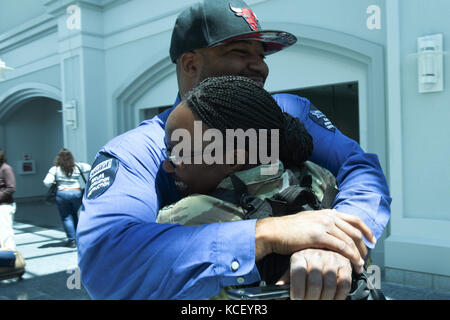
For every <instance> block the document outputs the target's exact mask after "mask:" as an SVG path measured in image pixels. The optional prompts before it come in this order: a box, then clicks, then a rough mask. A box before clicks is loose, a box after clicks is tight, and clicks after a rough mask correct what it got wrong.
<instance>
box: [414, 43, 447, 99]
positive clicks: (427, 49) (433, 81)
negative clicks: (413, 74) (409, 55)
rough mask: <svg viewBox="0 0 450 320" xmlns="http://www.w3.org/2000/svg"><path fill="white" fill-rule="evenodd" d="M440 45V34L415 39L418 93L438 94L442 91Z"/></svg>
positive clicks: (442, 78)
mask: <svg viewBox="0 0 450 320" xmlns="http://www.w3.org/2000/svg"><path fill="white" fill-rule="evenodd" d="M442 45H443V36H442V34H435V35H429V36H425V37H420V38H417V50H418V59H417V68H418V76H419V83H418V84H419V92H420V93H425V92H438V91H442V90H443V89H444V85H443V84H444V75H443V46H442Z"/></svg>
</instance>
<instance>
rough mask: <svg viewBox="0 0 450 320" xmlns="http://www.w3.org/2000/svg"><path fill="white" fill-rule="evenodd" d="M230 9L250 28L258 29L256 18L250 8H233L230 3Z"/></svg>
mask: <svg viewBox="0 0 450 320" xmlns="http://www.w3.org/2000/svg"><path fill="white" fill-rule="evenodd" d="M230 9H231V11H233V12H234V13H236V16H238V17H242V18H244V19H245V21H247V23H248V25H249V26H250V29H252V30H253V31H258V18H257V17H256V15H255V14H254V13H253V11H252V10H250V9H248V8H233V7H232V6H231V3H230Z"/></svg>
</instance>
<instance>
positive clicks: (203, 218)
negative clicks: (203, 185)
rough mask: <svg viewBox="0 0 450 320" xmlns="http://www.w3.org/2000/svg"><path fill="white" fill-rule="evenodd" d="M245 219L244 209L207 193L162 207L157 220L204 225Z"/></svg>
mask: <svg viewBox="0 0 450 320" xmlns="http://www.w3.org/2000/svg"><path fill="white" fill-rule="evenodd" d="M243 219H244V210H243V209H242V208H241V207H238V206H236V205H234V204H232V203H230V202H227V201H223V200H220V199H217V198H214V197H211V196H207V195H200V194H196V195H191V196H189V197H186V198H183V199H181V200H180V201H178V202H176V203H174V204H172V205H170V206H166V207H164V208H162V209H161V210H159V212H158V217H157V218H156V222H158V223H170V224H181V225H189V226H193V225H202V224H210V223H216V222H231V221H240V220H243Z"/></svg>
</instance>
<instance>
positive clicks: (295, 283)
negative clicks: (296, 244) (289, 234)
mask: <svg viewBox="0 0 450 320" xmlns="http://www.w3.org/2000/svg"><path fill="white" fill-rule="evenodd" d="M286 283H290V284H291V292H290V295H291V299H292V300H319V299H320V300H345V298H346V297H347V295H348V294H349V292H350V289H351V284H352V266H351V264H350V261H349V260H348V259H347V258H345V257H343V256H342V255H340V254H339V253H336V252H332V251H327V250H321V249H306V250H302V251H299V252H296V253H294V254H293V255H292V256H291V265H290V269H289V270H288V271H287V272H286V273H285V275H284V276H283V277H282V278H281V279H280V281H278V282H277V284H286Z"/></svg>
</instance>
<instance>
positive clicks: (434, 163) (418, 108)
mask: <svg viewBox="0 0 450 320" xmlns="http://www.w3.org/2000/svg"><path fill="white" fill-rule="evenodd" d="M400 5H401V7H400V12H401V20H400V21H401V24H400V28H401V30H400V31H401V63H402V66H401V67H402V71H401V79H402V88H401V89H402V93H401V94H402V126H403V136H404V137H405V138H404V139H403V141H404V149H403V158H404V169H403V173H404V175H403V186H404V191H403V192H404V214H405V217H410V218H425V219H442V220H448V221H450V208H449V207H448V206H446V205H445V200H444V199H448V197H449V196H450V142H449V137H450V126H449V122H450V60H449V55H448V48H449V45H450V19H449V12H450V1H447V0H432V1H420V0H408V1H404V0H403V1H401V2H400ZM418 21H420V23H417V22H418ZM436 33H443V35H444V50H446V51H447V54H445V55H444V91H442V92H436V93H418V87H417V78H418V76H417V56H415V54H416V53H417V38H418V37H422V36H425V35H429V34H436Z"/></svg>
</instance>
